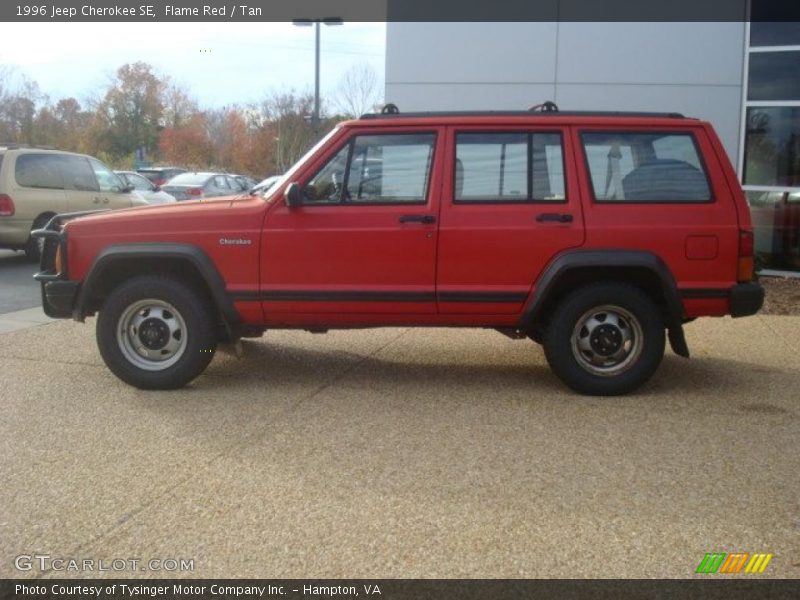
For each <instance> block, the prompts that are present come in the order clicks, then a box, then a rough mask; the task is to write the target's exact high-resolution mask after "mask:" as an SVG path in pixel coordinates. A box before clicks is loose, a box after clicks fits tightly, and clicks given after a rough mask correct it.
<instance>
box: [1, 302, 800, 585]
mask: <svg viewBox="0 0 800 600" xmlns="http://www.w3.org/2000/svg"><path fill="white" fill-rule="evenodd" d="M687 334H688V338H689V344H690V348H691V349H692V351H693V358H692V359H691V360H690V361H686V360H683V359H680V358H678V357H676V356H674V355H672V354H671V353H668V355H667V357H666V358H665V361H664V363H663V365H662V367H661V369H660V371H659V372H658V374H657V375H656V377H655V378H654V379H653V380H652V381H651V382H650V383H649V384H648V385H647V386H646V387H645V388H644V389H643V390H642V391H641V393H638V394H636V395H632V396H628V397H625V398H616V399H601V398H586V397H580V396H576V395H575V394H573V393H571V392H569V391H567V390H566V389H565V388H564V387H563V386H562V385H561V384H560V383H559V382H558V381H557V380H556V379H555V377H554V376H553V375H551V374H550V372H549V370H548V368H547V366H546V363H545V361H544V356H543V353H542V351H541V349H540V348H539V347H538V346H536V345H534V344H533V343H531V342H528V341H511V340H509V339H507V338H505V337H503V336H501V335H499V334H497V333H495V332H492V331H481V330H433V329H420V330H412V329H381V330H374V331H355V332H332V333H330V334H328V335H312V334H308V333H301V332H270V333H268V334H267V335H266V336H265V337H264V338H262V339H260V340H254V341H250V342H247V343H246V344H245V351H246V354H245V357H244V358H242V359H237V358H234V357H233V356H231V355H226V354H218V355H217V357H216V358H215V360H214V362H213V363H212V365H211V367H210V368H209V369H208V371H207V372H206V374H205V375H203V376H202V377H201V378H199V379H198V380H196V381H195V382H194V383H193V384H192V386H191V387H190V388H187V389H185V390H181V391H177V392H170V393H164V392H142V391H138V390H135V389H133V388H130V387H127V386H126V385H124V384H123V383H121V382H120V381H118V380H117V379H116V378H114V377H113V376H112V375H111V374H110V372H109V371H108V370H107V369H106V368H105V367H104V366H103V364H102V363H101V360H100V357H99V355H98V353H97V350H96V348H95V344H94V323H93V322H92V321H90V322H89V323H88V324H86V325H80V324H76V323H72V322H57V323H51V324H45V325H40V326H36V327H32V328H29V329H25V330H22V331H14V332H11V333H4V334H0V358H2V364H3V380H2V386H1V387H0V395H1V396H2V411H1V412H0V472H2V482H3V483H2V486H0V515H2V516H1V517H0V576H2V577H12V576H27V577H32V576H35V577H40V576H44V577H50V576H55V575H62V576H63V575H64V573H55V572H52V571H46V572H44V573H42V572H40V571H39V570H37V569H33V570H31V571H28V572H25V573H20V572H18V571H16V570H15V569H14V565H13V562H14V557H16V556H18V555H21V554H31V553H37V552H38V553H45V554H48V555H50V556H55V557H58V556H61V557H77V558H90V559H97V560H99V559H105V560H111V559H114V558H128V557H137V558H140V559H149V558H165V557H166V558H191V559H194V565H195V566H194V571H193V572H190V573H169V574H167V575H169V576H180V575H185V576H193V577H205V578H211V577H220V576H225V577H239V576H252V577H462V576H465V577H687V576H691V575H693V573H694V570H695V569H696V567H697V565H698V563H699V562H700V561H701V559H702V558H703V556H704V554H705V553H706V552H736V551H742V552H769V553H773V554H774V558H773V559H772V561H771V563H770V564H769V566H768V568H767V570H766V571H765V572H764V574H763V575H757V576H756V577H800V477H798V473H800V453H798V440H800V406H798V390H800V317H766V316H760V317H754V318H749V319H741V320H736V321H734V320H732V319H729V318H725V319H705V320H700V321H698V322H696V323H693V324H691V325H689V326H688V327H687ZM85 575H87V576H88V575H97V574H96V573H86V574H85ZM116 575H143V576H148V575H161V576H163V575H165V574H164V573H152V572H142V573H116ZM707 577H708V576H707Z"/></svg>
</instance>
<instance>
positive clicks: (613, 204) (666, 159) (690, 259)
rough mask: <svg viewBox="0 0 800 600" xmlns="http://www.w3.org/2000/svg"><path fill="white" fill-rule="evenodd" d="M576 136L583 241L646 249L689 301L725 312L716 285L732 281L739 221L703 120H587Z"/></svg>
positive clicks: (721, 297) (616, 246) (687, 301)
mask: <svg viewBox="0 0 800 600" xmlns="http://www.w3.org/2000/svg"><path fill="white" fill-rule="evenodd" d="M574 135H575V143H576V144H577V145H579V146H580V152H581V154H582V159H583V160H584V161H585V163H586V165H587V170H586V173H585V174H581V186H582V187H583V189H584V190H585V191H584V193H585V194H586V197H587V198H588V199H590V201H589V202H587V203H586V218H587V242H588V244H589V245H591V246H593V247H612V248H631V249H637V250H647V251H650V252H652V253H654V254H656V255H657V256H658V257H659V258H661V259H662V260H663V261H664V262H665V263H666V264H667V266H668V267H669V269H670V271H671V272H672V274H673V275H674V276H675V279H676V280H677V281H678V282H679V286H680V287H681V288H682V289H681V292H682V294H683V295H684V300H685V303H686V306H687V307H691V306H693V307H694V308H696V309H700V310H702V311H705V312H706V313H708V314H722V313H723V312H725V310H726V308H727V306H726V300H725V297H724V296H725V293H726V292H725V291H724V290H722V289H719V288H725V287H727V286H730V285H731V283H733V282H735V281H736V266H737V253H738V244H739V225H738V218H737V213H736V210H735V206H734V201H733V198H732V195H731V190H730V188H729V187H728V185H727V182H726V180H725V177H724V171H723V169H722V168H721V166H720V164H719V162H718V161H717V158H716V156H715V153H714V150H713V147H712V145H711V143H710V141H709V139H708V137H707V135H706V134H705V130H704V129H703V127H702V125H701V124H699V123H698V124H697V125H696V126H686V125H671V123H668V124H665V125H653V126H647V127H643V126H629V127H623V126H615V127H608V126H591V127H590V126H586V127H580V128H576V130H575V133H574ZM690 305H691V306H690Z"/></svg>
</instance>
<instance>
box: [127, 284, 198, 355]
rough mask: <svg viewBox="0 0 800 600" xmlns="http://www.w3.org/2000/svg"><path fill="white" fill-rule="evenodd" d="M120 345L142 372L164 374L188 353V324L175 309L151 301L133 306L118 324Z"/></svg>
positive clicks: (166, 303) (158, 301) (140, 302)
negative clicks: (160, 372)
mask: <svg viewBox="0 0 800 600" xmlns="http://www.w3.org/2000/svg"><path fill="white" fill-rule="evenodd" d="M117 344H118V345H119V349H120V351H121V352H122V354H123V355H124V356H125V358H126V359H127V360H128V361H129V362H130V363H132V364H133V365H135V366H136V367H139V368H140V369H144V370H146V371H163V370H164V369H167V368H169V367H171V366H172V365H174V364H175V363H176V362H178V361H179V360H180V358H181V356H183V354H184V352H186V347H187V344H188V335H187V331H186V322H185V321H184V320H183V316H181V314H180V312H178V310H176V309H175V307H174V306H172V305H171V304H169V303H168V302H164V301H163V300H156V299H153V298H148V299H146V300H139V301H138V302H134V303H133V304H131V305H130V306H129V307H128V308H127V309H125V312H124V313H123V314H122V316H121V317H120V319H119V321H118V323H117Z"/></svg>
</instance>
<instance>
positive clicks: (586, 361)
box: [570, 304, 644, 377]
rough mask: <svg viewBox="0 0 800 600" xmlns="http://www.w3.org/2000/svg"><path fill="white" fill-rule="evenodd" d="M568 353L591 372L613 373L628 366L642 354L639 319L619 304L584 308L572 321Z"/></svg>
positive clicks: (642, 338)
mask: <svg viewBox="0 0 800 600" xmlns="http://www.w3.org/2000/svg"><path fill="white" fill-rule="evenodd" d="M570 341H571V345H572V355H573V356H574V357H575V360H577V361H578V364H579V365H580V366H581V367H582V368H583V369H585V370H586V371H588V372H589V373H592V374H593V375H599V376H601V377H614V376H616V375H620V374H621V373H624V372H625V371H627V370H628V369H630V368H631V367H632V366H633V365H634V364H635V363H636V361H637V359H638V358H639V356H640V355H641V354H642V347H643V344H644V335H643V333H642V326H641V324H640V323H639V320H638V319H637V318H636V317H635V316H634V315H633V314H632V313H631V312H630V311H628V310H626V309H624V308H622V307H621V306H615V305H612V304H607V305H603V306H597V307H595V308H592V309H590V310H587V311H586V312H585V313H583V315H581V317H580V318H579V319H578V321H577V322H576V324H575V328H574V329H573V331H572V338H571V340H570Z"/></svg>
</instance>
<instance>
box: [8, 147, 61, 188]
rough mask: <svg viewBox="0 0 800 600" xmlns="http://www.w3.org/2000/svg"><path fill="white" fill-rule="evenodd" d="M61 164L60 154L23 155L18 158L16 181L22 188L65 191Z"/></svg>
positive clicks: (15, 171) (15, 170)
mask: <svg viewBox="0 0 800 600" xmlns="http://www.w3.org/2000/svg"><path fill="white" fill-rule="evenodd" d="M61 162H62V161H61V156H59V155H58V154H21V155H19V156H17V162H16V166H15V169H14V179H16V181H17V184H18V185H20V186H22V187H29V188H40V189H48V190H63V189H64V177H63V175H62V170H61Z"/></svg>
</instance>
